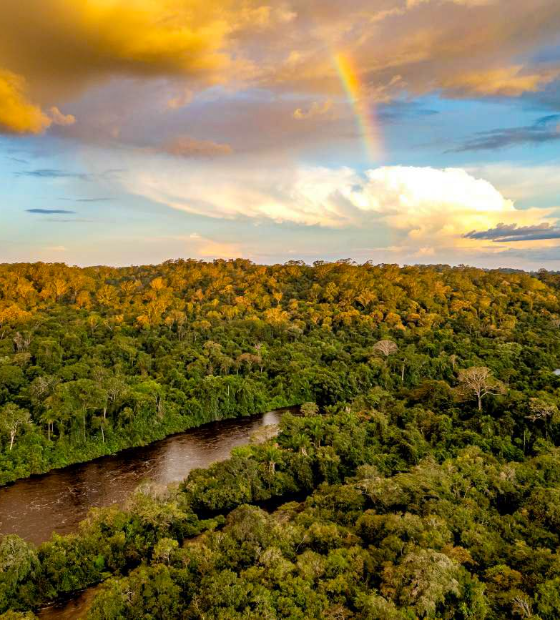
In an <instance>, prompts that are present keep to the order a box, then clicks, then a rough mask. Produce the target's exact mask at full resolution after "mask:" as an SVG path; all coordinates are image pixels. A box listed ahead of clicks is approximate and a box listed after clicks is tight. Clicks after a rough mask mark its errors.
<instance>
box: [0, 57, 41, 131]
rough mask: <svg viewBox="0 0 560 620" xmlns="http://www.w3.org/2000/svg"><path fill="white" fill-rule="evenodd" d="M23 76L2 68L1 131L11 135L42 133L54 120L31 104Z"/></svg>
mask: <svg viewBox="0 0 560 620" xmlns="http://www.w3.org/2000/svg"><path fill="white" fill-rule="evenodd" d="M25 90H26V84H25V79H24V78H23V77H22V76H19V75H16V74H15V73H11V72H9V71H3V70H1V67H0V130H1V129H3V130H4V131H7V132H9V133H16V134H18V133H19V134H24V133H42V132H43V131H45V129H47V128H48V127H50V125H51V124H52V120H51V119H50V118H49V117H48V116H47V115H46V114H44V113H43V112H42V110H41V108H40V107H38V106H36V105H34V104H33V103H31V102H30V101H29V100H28V99H27V96H26V93H25Z"/></svg>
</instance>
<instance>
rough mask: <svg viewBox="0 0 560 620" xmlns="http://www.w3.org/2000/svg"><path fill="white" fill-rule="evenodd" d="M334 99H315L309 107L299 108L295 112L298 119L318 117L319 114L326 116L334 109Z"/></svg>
mask: <svg viewBox="0 0 560 620" xmlns="http://www.w3.org/2000/svg"><path fill="white" fill-rule="evenodd" d="M332 105H333V103H332V100H331V99H327V100H326V101H324V102H323V103H319V102H318V101H314V102H313V103H312V104H311V105H310V106H309V107H308V108H306V109H304V108H297V109H296V110H295V112H294V114H293V116H294V118H295V119H296V120H298V121H303V120H308V119H310V118H316V117H317V116H326V115H328V114H329V113H330V112H331V111H332Z"/></svg>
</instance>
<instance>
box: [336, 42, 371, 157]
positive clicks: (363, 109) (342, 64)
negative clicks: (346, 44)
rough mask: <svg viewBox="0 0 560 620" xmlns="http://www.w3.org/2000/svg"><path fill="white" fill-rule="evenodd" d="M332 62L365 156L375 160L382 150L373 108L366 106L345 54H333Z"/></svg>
mask: <svg viewBox="0 0 560 620" xmlns="http://www.w3.org/2000/svg"><path fill="white" fill-rule="evenodd" d="M333 60H334V65H335V67H336V70H337V72H338V75H339V77H340V81H341V82H342V84H343V85H344V90H345V91H346V94H347V95H348V98H349V100H350V102H351V104H352V107H353V109H354V114H355V116H356V120H357V122H358V127H359V129H360V133H361V135H362V138H363V140H364V146H365V149H366V153H367V156H368V158H369V159H370V160H377V159H379V157H380V155H381V153H382V150H383V149H382V144H381V137H380V131H379V126H378V123H377V119H376V118H375V112H374V110H373V108H372V107H371V106H369V105H368V101H367V96H366V94H365V92H364V87H363V85H362V83H361V81H360V77H359V75H358V72H357V71H356V69H355V68H354V66H353V64H352V62H351V60H350V58H349V57H348V56H346V55H345V54H342V53H337V54H334V55H333Z"/></svg>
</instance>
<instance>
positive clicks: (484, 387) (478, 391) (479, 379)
mask: <svg viewBox="0 0 560 620" xmlns="http://www.w3.org/2000/svg"><path fill="white" fill-rule="evenodd" d="M458 381H459V391H460V392H461V393H462V394H464V395H465V396H467V397H468V396H476V399H477V403H478V410H479V411H482V399H483V398H484V397H485V396H489V395H491V394H504V393H505V391H506V390H505V386H504V384H503V383H502V382H501V381H498V380H497V379H496V378H495V377H494V376H493V375H492V371H491V370H490V369H489V368H486V367H485V366H480V367H472V368H466V369H464V370H460V371H459V377H458Z"/></svg>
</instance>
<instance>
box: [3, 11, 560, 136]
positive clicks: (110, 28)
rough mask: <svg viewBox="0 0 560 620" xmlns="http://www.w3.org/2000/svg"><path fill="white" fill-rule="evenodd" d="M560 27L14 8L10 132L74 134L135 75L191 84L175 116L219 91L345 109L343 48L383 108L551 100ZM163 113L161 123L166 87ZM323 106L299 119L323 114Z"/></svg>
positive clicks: (346, 15) (169, 101) (516, 18)
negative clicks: (338, 56)
mask: <svg viewBox="0 0 560 620" xmlns="http://www.w3.org/2000/svg"><path fill="white" fill-rule="evenodd" d="M504 15H507V19H506V20H504ZM535 15H537V16H538V19H536V18H535ZM559 31H560V9H559V8H558V2H557V0H534V2H531V3H528V2H526V0H409V1H408V2H407V3H405V2H403V0H377V1H376V2H374V3H372V2H371V1H369V0H351V2H350V3H347V4H344V5H343V4H341V3H340V2H339V1H338V0H282V1H274V2H273V1H272V0H238V1H236V0H189V2H185V1H184V0H89V1H88V2H75V0H42V1H41V2H39V3H35V5H34V11H33V15H32V16H30V14H29V10H28V6H27V5H26V3H25V2H23V3H22V2H21V0H4V1H3V3H2V20H1V21H0V102H1V103H0V127H1V128H2V130H4V131H10V132H14V133H41V132H43V131H45V130H46V129H48V128H49V127H50V126H52V125H53V124H63V125H69V124H71V123H73V122H74V120H75V119H74V116H73V114H68V113H62V112H60V109H64V108H63V107H62V106H63V104H66V103H70V102H71V103H72V105H75V102H76V100H77V99H79V98H80V97H81V96H86V97H87V96H94V98H95V105H96V106H98V107H100V108H101V109H102V110H103V111H105V116H106V117H111V115H112V114H113V105H112V104H113V100H112V98H111V96H110V92H109V91H110V87H109V86H107V85H109V84H112V83H113V82H114V81H115V80H118V81H122V80H123V79H124V78H130V85H129V87H130V88H131V89H133V88H134V87H133V86H132V84H134V83H137V82H139V81H140V82H146V81H154V83H155V84H159V85H162V87H163V88H162V90H163V91H164V92H167V91H168V90H169V89H168V87H169V85H170V84H172V85H176V84H178V83H180V84H181V92H179V93H178V94H175V95H173V96H171V97H167V98H166V99H165V101H166V103H165V104H164V105H166V106H167V107H169V108H171V109H179V108H181V107H184V106H185V105H186V104H187V103H189V102H190V100H191V97H192V96H193V94H195V93H197V92H198V91H200V90H201V89H206V88H208V87H209V86H212V85H216V84H221V85H223V86H224V87H225V88H226V89H228V90H229V91H230V92H231V91H236V90H244V89H247V88H248V87H251V88H254V87H256V88H262V89H265V90H267V91H271V92H273V93H276V94H278V93H280V94H284V93H289V94H294V95H297V96H298V98H301V96H302V95H305V96H308V97H309V98H310V100H312V101H321V100H323V99H324V98H327V99H333V100H335V98H337V97H342V96H343V89H342V86H341V83H340V79H339V76H338V75H337V72H336V69H335V67H334V66H333V62H332V56H333V55H334V54H335V53H336V52H338V51H341V50H342V51H344V52H345V54H346V55H347V56H348V57H349V58H351V59H352V60H353V63H354V65H355V68H356V74H357V78H358V80H359V81H360V82H361V83H362V85H363V90H364V91H365V92H366V94H367V96H368V97H369V99H370V100H371V101H372V102H389V101H392V100H395V99H398V98H399V97H403V96H404V97H416V96H420V95H424V94H427V93H440V94H441V95H442V96H444V97H454V98H456V97H467V98H468V97H481V98H483V97H497V96H498V97H518V96H520V95H522V94H526V95H534V96H537V95H538V93H539V92H540V91H544V90H547V89H549V88H550V87H551V86H553V85H554V84H556V83H557V82H558V80H559V78H560V60H559V59H558V58H557V57H556V56H554V55H551V54H547V55H546V56H543V57H539V55H538V53H539V51H541V50H546V49H549V48H550V47H551V46H553V45H554V44H555V43H556V42H557V34H558V32H559ZM520 33H522V34H520ZM103 85H106V86H107V92H106V93H105V97H103V96H97V93H98V87H99V86H103ZM137 104H138V101H130V102H128V104H127V105H129V106H131V108H130V109H132V106H136V105H137ZM152 104H153V105H152V107H151V110H152V114H153V115H154V116H153V118H157V117H156V116H155V115H156V114H157V113H158V112H159V111H161V105H162V98H161V91H160V92H159V94H158V95H157V96H156V95H153V101H152ZM312 108H313V106H312V107H311V108H310V109H305V108H301V109H300V112H299V113H298V116H301V117H302V118H304V117H307V115H308V114H311V115H317V113H320V112H321V108H320V105H319V106H318V107H316V108H315V109H314V110H313V109H312ZM134 109H136V107H134ZM74 111H75V110H74ZM94 116H95V115H94ZM101 116H103V115H101ZM79 119H80V122H81V123H86V124H87V123H89V122H90V119H89V118H88V117H87V116H85V117H82V115H81V114H80V115H79ZM125 120H126V116H125ZM107 126H111V127H112V131H113V132H115V131H117V130H118V129H119V128H118V127H117V128H115V127H113V126H112V125H111V123H110V122H109V120H107ZM92 133H93V132H90V134H87V132H84V133H83V134H80V135H82V136H87V135H89V136H90V137H91V135H92ZM115 135H116V134H115V133H113V139H114V138H115Z"/></svg>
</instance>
